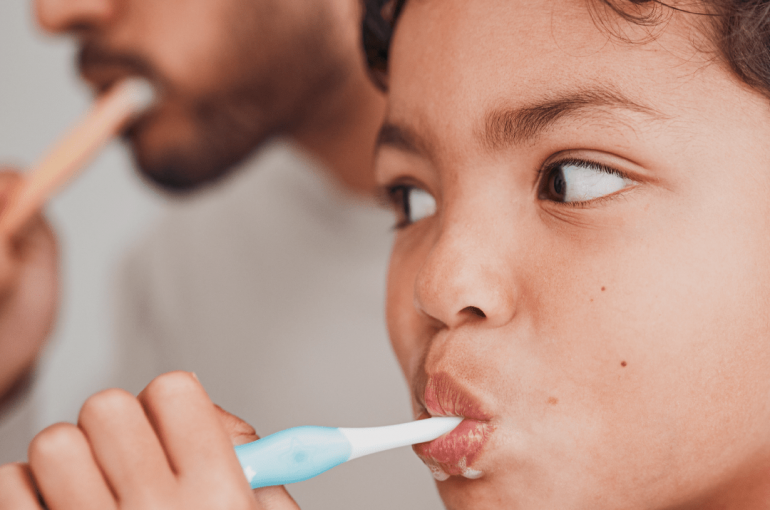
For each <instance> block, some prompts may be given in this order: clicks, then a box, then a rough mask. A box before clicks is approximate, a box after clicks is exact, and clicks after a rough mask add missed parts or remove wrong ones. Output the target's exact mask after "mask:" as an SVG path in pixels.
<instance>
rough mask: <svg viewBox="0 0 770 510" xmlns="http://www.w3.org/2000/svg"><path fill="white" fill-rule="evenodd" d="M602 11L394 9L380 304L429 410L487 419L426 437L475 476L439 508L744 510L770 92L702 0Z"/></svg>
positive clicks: (761, 353) (768, 253)
mask: <svg viewBox="0 0 770 510" xmlns="http://www.w3.org/2000/svg"><path fill="white" fill-rule="evenodd" d="M688 5H690V6H692V4H691V3H690V4H688ZM598 12H600V13H602V14H601V15H600V16H599V17H598V19H599V21H598V22H597V21H596V20H597V18H596V17H594V18H592V15H591V12H590V11H589V7H588V6H587V3H586V2H583V1H578V0H575V1H568V0H564V1H544V2H530V1H526V0H474V1H472V2H469V1H466V0H440V1H439V0H409V2H407V6H406V10H405V11H404V14H403V16H402V17H401V19H400V20H399V25H398V30H397V33H396V37H395V39H394V41H393V46H392V48H391V49H392V52H391V62H390V65H391V67H390V107H389V112H388V115H387V121H386V126H385V127H384V129H383V132H382V134H381V137H380V148H379V151H378V158H377V172H378V179H379V181H380V183H381V184H383V185H385V186H388V187H395V189H392V190H391V191H392V195H393V196H394V197H395V199H396V202H399V200H402V199H403V202H405V203H408V205H409V206H410V211H409V214H408V215H405V214H404V212H403V209H402V219H403V220H407V222H409V221H410V220H411V221H412V223H411V224H409V225H406V226H404V227H403V228H402V229H401V230H399V232H398V236H397V241H396V244H395V248H394V251H393V256H392V262H391V271H390V277H389V295H388V323H389V328H390V333H391V336H392V342H393V346H394V348H395V351H396V354H397V356H398V358H399V360H400V363H401V366H402V368H403V371H404V373H405V375H406V377H407V379H408V381H409V383H410V385H411V387H412V390H413V393H414V406H415V409H416V412H417V413H424V412H425V411H426V407H427V409H429V410H430V414H442V413H443V414H460V415H463V416H467V417H469V418H476V419H477V420H479V421H476V422H474V421H473V420H468V422H469V423H468V424H467V426H466V429H465V431H464V432H463V431H461V432H459V433H457V434H456V437H455V438H454V439H453V440H449V441H445V442H444V443H443V444H438V445H434V447H433V448H432V449H426V448H419V447H418V448H417V450H418V453H420V454H422V455H423V456H424V457H426V458H427V459H428V463H429V464H432V465H433V466H434V468H436V469H435V471H436V473H437V474H438V476H439V477H440V478H443V477H444V475H443V474H442V472H443V473H445V474H456V473H461V472H463V470H464V468H470V469H466V470H465V474H466V475H468V477H478V475H479V474H481V477H480V478H477V479H468V478H466V477H463V476H452V477H450V478H449V479H448V480H446V481H442V482H439V484H438V486H439V489H440V491H441V494H442V496H443V498H444V500H445V502H446V503H447V504H448V506H449V508H451V509H460V508H517V509H525V508H535V509H542V508H559V509H566V508H591V509H598V508H612V509H617V508H623V509H634V508H639V509H642V508H644V509H652V508H674V507H676V508H680V506H678V505H683V506H681V508H688V506H687V505H688V504H691V505H693V506H694V507H696V508H699V509H703V508H711V507H710V506H709V505H708V504H707V503H709V504H710V503H716V500H715V499H714V498H715V494H720V495H721V496H720V498H722V499H720V500H719V501H720V502H721V503H724V504H725V505H726V504H727V502H729V501H732V502H733V503H735V501H738V500H732V499H730V498H733V497H734V498H741V497H743V498H746V499H743V500H740V501H741V503H735V504H739V505H742V506H741V507H742V508H751V507H750V505H749V502H750V501H751V498H752V497H755V498H761V497H762V495H760V494H758V493H756V492H752V491H753V490H758V488H761V487H765V488H766V480H764V479H763V478H762V475H763V474H764V473H770V471H769V470H770V338H768V337H769V336H770V334H769V333H768V332H770V142H769V141H770V108H768V105H769V104H770V102H768V100H767V99H766V98H764V97H762V96H761V95H759V93H757V92H756V91H754V90H752V89H749V88H748V87H747V86H745V85H743V84H742V83H741V82H739V80H738V79H737V78H736V77H734V76H733V75H732V74H731V73H730V72H729V71H728V70H727V69H726V68H725V67H723V66H722V65H721V64H719V63H718V59H716V58H714V55H712V54H706V53H704V52H703V51H705V50H707V49H708V48H707V44H708V43H707V40H706V39H704V38H703V37H702V36H701V33H700V32H699V30H698V29H696V28H695V26H694V24H693V21H694V20H693V18H691V17H688V16H674V17H672V18H671V19H670V21H669V22H668V23H667V24H666V23H664V24H661V25H659V26H657V27H656V28H655V29H654V37H646V36H648V35H649V34H648V33H647V32H645V31H644V30H643V29H640V28H639V27H636V26H634V25H629V24H626V23H625V22H622V21H620V20H619V19H618V18H617V17H615V16H614V15H610V14H608V13H605V12H604V11H603V10H601V8H600V9H599V11H598ZM594 14H597V11H594ZM602 22H603V23H604V25H602ZM608 27H609V28H608ZM612 30H614V31H615V33H623V34H625V35H626V36H627V37H629V38H631V39H633V40H634V42H633V43H630V42H622V41H621V40H620V39H618V38H617V37H614V36H612V35H610V33H609V32H610V31H612ZM696 47H697V48H699V50H697V49H696ZM420 190H424V192H427V194H426V193H424V192H422V191H420ZM428 194H429V195H428ZM432 200H435V204H436V210H435V213H432V210H431V209H432ZM403 202H401V203H403ZM463 458H464V460H463ZM479 472H480V473H479ZM758 501H761V500H758ZM725 507H727V506H725ZM720 508H722V507H721V506H720Z"/></svg>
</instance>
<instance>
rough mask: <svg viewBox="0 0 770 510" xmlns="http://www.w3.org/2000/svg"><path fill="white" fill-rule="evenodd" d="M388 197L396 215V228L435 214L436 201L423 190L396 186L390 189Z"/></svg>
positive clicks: (407, 186)
mask: <svg viewBox="0 0 770 510" xmlns="http://www.w3.org/2000/svg"><path fill="white" fill-rule="evenodd" d="M388 195H389V196H390V201H391V202H392V203H393V205H394V207H395V209H396V214H398V223H397V224H396V227H397V228H401V227H406V226H407V225H411V224H412V223H415V222H417V221H420V220H421V219H423V218H427V217H429V216H433V215H434V214H436V199H435V198H433V195H431V194H430V193H428V192H427V191H425V190H424V189H421V188H416V187H414V186H409V185H398V186H393V187H392V188H390V189H389V190H388Z"/></svg>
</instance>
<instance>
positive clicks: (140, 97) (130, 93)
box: [117, 78, 156, 114]
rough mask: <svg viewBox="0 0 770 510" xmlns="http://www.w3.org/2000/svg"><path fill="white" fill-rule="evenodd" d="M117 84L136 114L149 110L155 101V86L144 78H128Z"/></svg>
mask: <svg viewBox="0 0 770 510" xmlns="http://www.w3.org/2000/svg"><path fill="white" fill-rule="evenodd" d="M117 86H118V87H120V89H121V90H120V93H121V94H122V95H124V97H125V98H126V101H127V102H128V104H129V105H131V109H132V110H133V111H134V113H135V114H139V113H141V112H143V111H145V110H147V109H148V108H149V107H150V106H152V105H153V103H155V98H156V93H155V88H154V87H153V86H152V85H150V82H148V81H147V80H145V79H144V78H127V79H125V80H123V81H122V82H120V83H119V84H118V85H117Z"/></svg>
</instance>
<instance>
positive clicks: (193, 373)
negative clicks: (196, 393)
mask: <svg viewBox="0 0 770 510" xmlns="http://www.w3.org/2000/svg"><path fill="white" fill-rule="evenodd" d="M190 375H191V376H193V378H194V379H195V380H196V381H198V382H201V380H200V379H198V376H197V375H196V374H195V372H190Z"/></svg>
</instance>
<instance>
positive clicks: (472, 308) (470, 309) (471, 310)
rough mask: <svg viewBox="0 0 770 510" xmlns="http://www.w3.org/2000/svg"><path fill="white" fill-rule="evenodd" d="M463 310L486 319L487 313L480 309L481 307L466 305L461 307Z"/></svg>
mask: <svg viewBox="0 0 770 510" xmlns="http://www.w3.org/2000/svg"><path fill="white" fill-rule="evenodd" d="M463 312H468V313H472V314H473V315H477V316H479V317H481V318H484V319H486V317H487V315H486V314H485V313H484V312H482V311H481V308H477V307H475V306H466V307H465V308H463Z"/></svg>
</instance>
